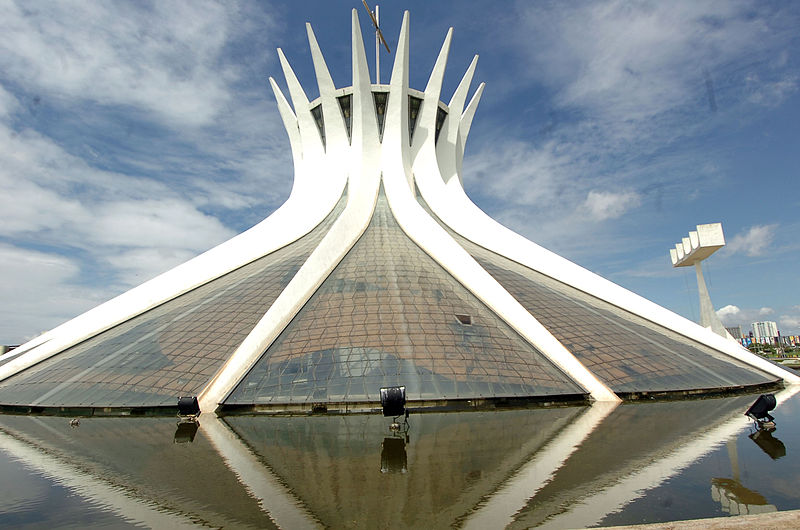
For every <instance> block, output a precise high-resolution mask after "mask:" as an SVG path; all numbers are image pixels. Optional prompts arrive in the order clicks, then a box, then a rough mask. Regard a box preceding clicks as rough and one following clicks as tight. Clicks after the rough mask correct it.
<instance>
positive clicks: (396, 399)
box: [381, 386, 407, 418]
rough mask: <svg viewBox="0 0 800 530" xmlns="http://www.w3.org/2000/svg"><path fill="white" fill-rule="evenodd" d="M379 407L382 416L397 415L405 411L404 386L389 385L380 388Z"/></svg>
mask: <svg viewBox="0 0 800 530" xmlns="http://www.w3.org/2000/svg"><path fill="white" fill-rule="evenodd" d="M381 407H383V415H384V417H387V418H388V417H390V416H391V417H395V418H397V417H399V416H402V415H403V414H406V415H407V412H406V387H404V386H389V387H385V388H381Z"/></svg>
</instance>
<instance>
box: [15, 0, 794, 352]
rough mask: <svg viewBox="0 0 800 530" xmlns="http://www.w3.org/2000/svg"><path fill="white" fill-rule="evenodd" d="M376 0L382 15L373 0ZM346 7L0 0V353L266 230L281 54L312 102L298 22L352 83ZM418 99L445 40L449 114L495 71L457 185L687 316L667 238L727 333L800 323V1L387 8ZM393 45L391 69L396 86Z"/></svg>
mask: <svg viewBox="0 0 800 530" xmlns="http://www.w3.org/2000/svg"><path fill="white" fill-rule="evenodd" d="M371 4H372V3H371ZM353 8H356V9H358V10H359V16H360V22H361V26H362V28H363V29H364V37H365V42H366V44H367V50H368V51H369V60H370V64H371V67H372V65H373V63H374V54H373V52H372V50H373V44H372V43H373V42H374V34H373V33H372V31H371V30H370V27H369V26H370V22H369V20H368V18H367V15H366V11H365V10H364V8H363V6H362V4H361V2H360V1H357V0H353V1H339V0H336V1H332V0H324V1H323V0H315V1H304V2H289V1H284V2H279V1H259V2H256V1H246V2H235V1H226V2H213V1H205V0H192V1H186V2H180V1H177V0H176V1H172V0H171V1H160V2H145V1H142V2H114V1H97V2H85V1H83V0H76V1H69V0H63V1H59V2H49V1H46V2H45V1H36V0H34V1H30V0H26V1H20V2H14V1H9V0H0V344H19V343H21V342H24V341H26V340H28V339H30V338H33V337H34V336H36V335H38V334H39V333H41V332H43V331H46V330H48V329H51V328H53V327H55V326H56V325H58V324H60V323H62V322H64V321H66V320H68V319H69V318H71V317H74V316H77V315H78V314H80V313H82V312H83V311H85V310H88V309H90V308H92V307H94V306H95V305H97V304H99V303H101V302H103V301H105V300H108V299H110V298H112V297H113V296H116V295H117V294H120V293H122V292H124V291H126V290H127V289H130V288H132V287H134V286H136V285H138V284H140V283H142V282H143V281H145V280H147V279H149V278H152V277H153V276H155V275H157V274H159V273H161V272H163V271H166V270H168V269H170V268H171V267H173V266H175V265H178V264H180V263H182V262H184V261H186V260H187V259H189V258H191V257H193V256H195V255H197V254H199V253H201V252H203V251H205V250H207V249H209V248H211V247H213V246H215V245H217V244H219V243H221V242H223V241H225V240H227V239H228V238H230V237H232V236H233V235H235V234H237V233H239V232H242V231H244V230H246V229H247V228H249V227H250V226H252V225H254V224H256V223H257V222H259V221H260V220H262V219H263V218H265V217H266V216H268V215H269V214H270V213H271V212H272V211H274V210H275V209H276V208H278V207H279V206H280V205H281V204H282V202H283V201H284V200H285V199H286V198H287V197H288V194H289V191H290V189H291V182H292V163H291V156H290V152H289V142H288V138H287V137H286V133H285V131H284V129H283V126H282V124H281V121H280V118H279V116H278V113H277V109H276V105H275V102H274V98H273V95H272V91H271V90H270V88H269V84H268V78H269V76H273V77H275V79H276V80H277V81H278V83H279V84H280V85H281V86H283V87H285V82H284V81H283V77H282V75H281V71H280V66H279V63H278V59H277V54H276V48H278V47H280V48H282V49H283V50H284V52H285V53H286V55H287V57H288V59H289V61H290V62H291V64H292V66H293V68H294V69H295V71H296V73H297V75H298V77H299V79H300V81H301V83H302V84H303V86H304V87H305V89H306V91H307V92H308V95H309V97H310V98H312V99H313V98H314V97H316V95H317V94H316V82H315V77H314V74H313V66H312V63H311V57H310V53H309V51H308V44H307V42H306V37H305V27H304V24H305V22H310V23H311V24H312V25H313V27H314V30H315V33H316V36H317V39H318V41H319V43H320V46H321V47H322V50H323V53H324V54H325V58H326V61H327V62H328V66H329V68H330V70H331V73H332V75H333V78H334V81H335V83H336V85H337V86H338V87H343V86H348V85H350V79H351V77H350V76H351V73H350V72H351V70H350V68H351V66H350V10H351V9H353ZM405 9H408V10H409V11H410V15H411V56H410V57H411V59H410V61H411V74H410V84H411V86H412V88H417V89H420V90H422V89H424V87H425V84H426V82H427V78H428V75H429V74H430V70H431V68H432V66H433V63H434V61H435V59H436V55H437V53H438V51H439V48H440V47H441V44H442V41H443V40H444V36H445V34H446V32H447V29H448V28H449V27H451V26H452V27H453V28H454V35H453V44H452V47H451V51H450V56H449V61H448V70H447V74H446V76H445V83H444V87H443V96H442V99H443V100H444V101H449V99H450V96H451V95H452V92H453V90H454V89H455V87H456V85H457V84H458V82H459V81H460V79H461V76H462V75H463V73H464V71H465V70H466V69H467V66H468V65H469V62H470V60H471V59H472V57H473V55H474V54H479V55H480V59H479V62H478V67H477V70H476V73H475V80H474V82H473V87H472V90H474V89H475V88H476V86H477V84H478V83H480V82H485V83H486V90H485V92H484V94H483V97H482V99H481V103H480V106H479V108H478V112H477V115H476V117H475V121H474V122H473V126H472V130H471V132H470V138H469V142H468V144H467V148H466V155H465V160H464V174H463V177H464V187H465V189H466V191H467V194H468V195H469V196H470V197H471V198H472V200H473V201H474V202H475V203H476V204H477V205H478V206H480V207H481V208H482V209H483V210H484V211H486V212H487V213H489V214H490V215H491V216H492V217H494V218H495V219H497V220H498V221H500V222H501V223H503V224H505V225H506V226H508V227H509V228H511V229H513V230H515V231H517V232H519V233H521V234H522V235H524V236H525V237H527V238H528V239H531V240H532V241H535V242H536V243H539V244H540V245H542V246H544V247H546V248H548V249H550V250H553V251H555V252H557V253H559V254H561V255H563V256H565V257H567V258H569V259H571V260H573V261H575V262H576V263H578V264H580V265H582V266H584V267H586V268H588V269H590V270H592V271H594V272H596V273H598V274H600V275H602V276H604V277H605V278H608V279H610V280H612V281H614V282H616V283H618V284H620V285H622V286H624V287H626V288H628V289H630V290H632V291H634V292H636V293H638V294H640V295H642V296H644V297H646V298H648V299H650V300H652V301H654V302H656V303H658V304H661V305H663V306H665V307H667V308H669V309H671V310H673V311H675V312H677V313H679V314H681V315H683V316H685V317H687V318H689V319H692V320H697V319H699V309H698V305H699V304H698V301H697V285H696V281H695V276H694V271H693V270H692V269H691V268H679V269H674V268H673V267H672V266H671V262H670V259H669V255H668V250H669V248H670V247H673V246H674V245H675V243H677V242H679V241H680V239H681V238H682V237H685V236H687V235H688V232H689V231H690V230H693V229H694V227H695V225H697V224H703V223H712V222H722V224H723V228H724V231H725V237H726V240H727V246H726V247H725V248H723V249H722V250H720V251H718V252H717V253H716V254H714V255H713V256H711V257H710V258H709V259H708V260H707V261H706V262H705V268H704V272H705V276H706V281H707V283H708V285H709V290H710V293H711V299H712V301H713V303H714V306H715V308H716V309H717V310H718V314H719V315H720V317H721V318H722V320H723V322H724V323H725V324H726V325H742V327H743V329H744V330H745V331H747V330H748V329H749V328H750V323H751V322H754V321H759V320H772V321H775V322H777V323H778V328H779V330H780V331H781V333H782V334H784V335H789V334H800V296H798V292H800V279H799V278H800V275H798V263H800V237H798V236H800V220H798V213H800V184H798V176H800V175H798V173H799V172H800V170H799V169H798V168H799V167H800V164H798V162H800V134H798V133H799V132H800V130H799V129H798V125H797V124H798V123H800V91H798V87H799V86H800V77H799V76H800V68H798V66H800V57H798V56H799V55H800V32H798V31H797V28H798V27H800V3H797V2H770V1H737V0H725V1H713V0H709V1H703V2H697V1H681V0H676V1H671V2H661V1H653V2H649V1H637V2H631V1H622V0H620V1H616V0H610V1H602V2H581V1H564V2H561V1H558V2H556V1H519V2H512V1H509V2H497V1H483V0H459V1H455V0H451V1H437V2H429V1H408V2H386V3H384V4H383V5H381V6H380V14H381V26H382V29H383V31H384V34H385V36H386V39H387V41H388V43H389V45H390V47H391V48H392V49H394V45H395V43H396V42H397V36H398V33H399V28H400V22H401V19H402V12H403V10H405ZM392 60H393V55H388V54H386V53H385V52H384V54H383V55H382V57H381V66H382V68H381V74H382V81H383V82H388V77H389V72H390V66H391V62H392Z"/></svg>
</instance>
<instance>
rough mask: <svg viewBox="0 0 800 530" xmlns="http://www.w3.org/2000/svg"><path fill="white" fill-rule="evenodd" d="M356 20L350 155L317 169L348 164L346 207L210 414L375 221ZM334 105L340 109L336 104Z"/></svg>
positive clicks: (372, 138)
mask: <svg viewBox="0 0 800 530" xmlns="http://www.w3.org/2000/svg"><path fill="white" fill-rule="evenodd" d="M352 21H353V22H352V23H353V26H352V41H353V95H352V97H353V100H352V101H353V108H352V142H351V144H350V145H349V146H340V150H343V151H345V153H347V156H346V157H341V158H336V159H333V160H331V159H325V160H324V163H321V164H320V165H319V166H318V167H317V170H318V171H319V172H320V173H322V174H325V173H326V172H328V171H340V170H342V168H333V167H332V164H333V163H334V162H335V161H336V160H339V161H340V162H344V163H346V164H347V166H346V168H345V171H346V173H347V175H348V179H349V195H348V201H347V206H345V208H344V210H343V211H342V213H341V214H340V216H339V217H338V218H337V220H336V221H335V222H334V224H333V226H332V227H331V229H330V231H329V232H328V234H327V235H326V236H325V237H324V238H323V239H322V241H321V242H320V243H319V245H318V246H317V248H316V249H314V251H313V252H312V253H311V255H310V256H309V257H308V259H307V260H306V262H305V263H304V264H303V265H302V266H301V267H300V270H298V271H297V274H295V276H294V278H292V280H291V281H290V282H289V284H288V285H287V286H286V288H285V289H284V290H283V292H282V293H281V294H280V295H279V296H278V298H277V299H276V300H275V302H274V303H273V304H272V306H270V308H269V309H268V310H267V312H266V314H265V315H264V316H263V317H262V318H261V320H260V321H259V322H258V324H256V326H255V327H254V328H253V330H252V331H251V332H250V334H249V335H248V336H247V337H246V338H245V339H244V341H243V342H242V343H241V345H239V347H238V348H237V349H236V351H235V352H234V353H233V355H232V356H231V357H230V358H229V359H228V361H227V362H226V363H225V364H224V365H223V367H222V368H221V370H220V372H219V373H218V374H217V375H216V376H215V377H214V379H213V380H212V381H211V383H210V384H209V385H208V386H207V387H206V388H205V389H204V390H203V392H202V393H201V394H200V396H199V401H200V409H201V411H203V412H211V411H213V410H215V409H216V408H217V406H218V405H219V404H220V403H222V401H223V400H224V398H225V397H226V396H227V395H228V394H229V393H230V392H231V391H232V390H233V389H234V387H235V386H236V384H237V383H238V382H239V381H240V380H241V379H242V377H244V376H245V375H246V374H247V372H248V371H249V370H250V368H251V367H252V366H253V365H254V364H255V363H256V362H257V361H258V359H259V358H260V357H261V355H262V354H263V353H264V352H265V351H266V350H267V348H269V346H270V344H272V342H273V341H274V340H275V339H276V338H277V337H278V335H279V334H280V333H281V331H283V329H284V328H285V327H286V326H287V325H288V324H289V322H291V320H292V319H293V318H294V317H295V315H297V313H298V312H299V311H300V309H301V308H302V307H303V305H305V303H306V302H307V301H308V300H309V298H311V296H312V295H313V294H314V292H315V291H316V290H317V289H318V288H319V286H320V285H322V282H324V281H325V279H326V278H327V277H328V275H330V273H331V272H332V271H333V269H334V268H335V267H336V266H337V265H338V264H339V262H340V261H341V260H342V258H344V256H345V255H346V254H347V252H348V251H349V250H350V249H351V248H352V247H353V245H354V244H355V243H356V241H358V239H359V238H360V237H361V235H362V234H363V233H364V231H365V230H366V229H367V226H368V225H369V222H370V220H371V219H372V213H373V211H374V209H375V203H376V202H377V198H378V191H379V189H380V168H379V164H380V160H379V153H380V144H379V143H378V123H377V120H376V117H375V111H374V104H373V99H372V87H371V85H370V82H369V69H368V67H367V58H366V55H365V53H364V44H363V42H362V40H361V27H360V25H359V23H358V17H357V13H356V10H355V9H354V10H353V13H352ZM309 38H310V40H311V41H312V44H311V46H312V50H313V49H314V46H315V39H314V38H313V33H312V32H309ZM321 61H322V56H321V54H319V55H318V57H317V59H315V62H317V63H318V64H320V65H321V64H322V62H321ZM320 73H322V81H321V82H320V93H321V94H322V101H323V105H324V104H325V101H326V99H328V100H329V98H330V97H331V94H332V91H331V89H332V87H333V84H332V83H330V84H328V82H327V79H326V78H325V77H326V76H325V75H324V72H321V71H320V70H319V69H318V75H319V74H320ZM325 92H328V93H327V94H326V93H325ZM329 103H330V101H329ZM334 103H335V104H337V105H338V103H336V102H335V101H334ZM323 112H324V110H323ZM309 116H310V113H309ZM329 125H330V127H331V128H332V129H335V128H336V127H339V129H340V131H332V133H331V134H332V135H339V136H341V135H340V133H343V134H345V135H346V131H345V129H344V122H343V121H340V122H338V123H337V122H335V121H334V120H330V121H329V120H326V121H325V127H326V132H327V130H328V129H327V128H328V126H329ZM314 126H315V127H316V125H314ZM338 156H340V155H337V157H338Z"/></svg>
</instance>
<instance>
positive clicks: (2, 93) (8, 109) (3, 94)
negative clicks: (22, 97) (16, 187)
mask: <svg viewBox="0 0 800 530" xmlns="http://www.w3.org/2000/svg"><path fill="white" fill-rule="evenodd" d="M17 107H19V103H18V102H17V98H15V97H14V96H13V95H12V94H11V93H10V92H9V91H8V90H6V89H5V88H3V86H2V85H0V118H7V117H8V116H9V115H10V114H11V113H12V112H13V111H15V110H16V109H17Z"/></svg>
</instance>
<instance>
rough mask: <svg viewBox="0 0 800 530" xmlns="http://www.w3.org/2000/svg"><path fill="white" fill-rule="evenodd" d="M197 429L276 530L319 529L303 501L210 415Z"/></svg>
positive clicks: (231, 432) (228, 428) (220, 422)
mask: <svg viewBox="0 0 800 530" xmlns="http://www.w3.org/2000/svg"><path fill="white" fill-rule="evenodd" d="M200 429H201V430H202V431H203V432H204V433H205V435H206V436H207V437H208V440H209V442H211V445H212V446H213V447H214V449H215V450H216V451H217V453H218V454H219V456H220V457H221V458H222V460H223V461H224V462H225V465H226V466H228V469H230V470H231V471H232V472H233V474H234V475H236V478H237V479H238V480H239V482H240V483H241V484H242V485H243V486H244V487H245V488H247V491H248V492H249V493H250V495H251V496H252V497H253V498H254V499H256V500H257V501H258V504H259V506H260V507H261V509H262V510H263V511H264V512H265V513H266V514H267V515H268V516H269V518H270V519H272V521H273V522H274V523H275V524H276V525H277V526H278V528H322V527H323V525H322V524H320V522H319V521H318V520H316V519H315V518H314V516H313V515H312V514H311V513H310V511H309V510H308V509H307V507H306V506H305V505H304V504H303V502H302V501H301V500H300V499H298V498H297V497H296V496H294V495H293V494H292V492H291V491H290V490H289V489H288V488H287V487H286V486H284V485H283V484H282V483H281V479H280V478H279V477H277V476H276V475H275V474H274V473H272V471H271V470H270V469H269V468H268V467H267V466H265V465H264V464H263V463H262V462H260V461H259V460H258V457H257V456H256V455H255V454H254V453H253V451H252V450H250V449H249V448H248V447H247V446H246V445H245V444H244V443H242V441H241V440H240V439H239V437H238V436H237V435H236V434H235V433H234V432H233V431H232V430H231V429H230V427H228V426H227V425H225V424H224V423H223V422H222V420H221V419H219V418H217V417H216V416H214V415H213V414H211V415H209V416H203V420H202V422H200Z"/></svg>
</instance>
